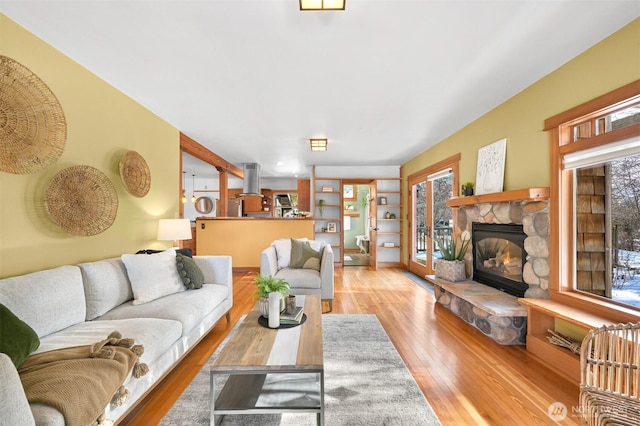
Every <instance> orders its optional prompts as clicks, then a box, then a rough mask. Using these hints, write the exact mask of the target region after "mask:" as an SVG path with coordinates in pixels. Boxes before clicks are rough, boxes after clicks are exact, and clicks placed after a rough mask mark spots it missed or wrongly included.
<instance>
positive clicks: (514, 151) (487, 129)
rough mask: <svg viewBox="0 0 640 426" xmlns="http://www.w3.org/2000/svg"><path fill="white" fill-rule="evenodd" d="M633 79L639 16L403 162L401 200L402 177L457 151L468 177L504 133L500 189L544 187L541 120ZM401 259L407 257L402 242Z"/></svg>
mask: <svg viewBox="0 0 640 426" xmlns="http://www.w3.org/2000/svg"><path fill="white" fill-rule="evenodd" d="M540 55H544V52H540ZM637 79H640V19H636V20H634V21H633V22H631V23H630V24H629V25H627V26H625V27H624V28H622V29H620V30H619V31H617V32H616V33H614V34H612V35H611V36H610V37H608V38H606V39H604V40H603V41H601V42H600V43H598V44H596V45H595V46H593V47H591V48H590V49H588V50H587V51H585V52H583V53H582V54H581V55H579V56H577V57H575V58H574V59H572V60H571V61H569V62H568V63H566V64H564V65H563V66H561V67H560V68H558V69H557V70H555V71H553V72H552V73H550V74H548V75H547V76H545V77H544V78H542V79H540V80H538V81H537V82H535V83H534V84H532V85H531V86H529V87H527V88H526V89H525V90H523V91H522V92H520V93H519V94H517V95H516V96H514V97H512V98H511V99H509V100H507V101H506V102H504V103H503V104H501V105H499V106H498V107H496V108H495V109H493V110H491V111H490V112H488V113H487V114H485V115H484V116H482V117H480V118H479V119H477V120H476V121H474V122H472V123H471V124H469V125H468V126H466V127H464V128H463V129H461V130H460V131H458V132H456V133H454V134H453V135H451V136H450V137H448V138H446V139H444V140H442V141H441V142H439V143H438V144H437V145H435V146H434V147H432V148H430V149H428V150H426V151H424V152H423V153H421V154H420V155H418V156H416V157H415V158H413V159H411V160H410V161H408V162H407V163H405V164H404V165H403V176H404V181H403V183H402V188H403V205H405V206H407V205H408V204H407V193H406V189H407V183H406V177H407V176H409V175H411V174H412V173H415V172H417V171H420V170H422V169H424V168H425V167H428V166H429V165H431V164H434V163H436V162H438V161H440V160H442V159H444V158H447V157H449V156H451V155H453V154H457V153H461V154H462V156H461V159H460V182H467V181H472V182H474V181H475V180H476V179H475V178H476V165H477V161H478V149H480V148H482V147H483V146H485V145H488V144H490V143H492V142H495V141H497V140H500V139H502V138H507V155H506V162H505V174H504V190H505V191H508V190H514V189H521V188H530V187H546V186H549V182H550V177H549V155H550V154H549V152H550V151H549V136H548V134H547V133H546V132H544V131H543V130H542V129H543V127H544V120H545V119H547V118H549V117H551V116H553V115H555V114H558V113H560V112H562V111H565V110H567V109H569V108H571V107H574V106H576V105H579V104H581V103H584V102H586V101H588V100H590V99H593V98H595V97H597V96H600V95H602V94H604V93H607V92H609V91H611V90H613V89H616V88H618V87H620V86H623V85H625V84H627V83H630V82H632V81H635V80H637ZM488 90H491V89H490V88H488ZM407 231H408V229H407V224H406V222H405V224H404V235H409V233H408V232H407ZM402 258H403V260H404V262H407V261H408V254H407V244H405V247H403V257H402Z"/></svg>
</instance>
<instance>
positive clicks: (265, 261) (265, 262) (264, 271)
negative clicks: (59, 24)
mask: <svg viewBox="0 0 640 426" xmlns="http://www.w3.org/2000/svg"><path fill="white" fill-rule="evenodd" d="M277 272H278V256H277V254H276V248H275V247H274V246H269V247H267V248H266V249H264V250H263V251H262V253H260V274H261V275H271V276H274V275H275V274H276V273H277Z"/></svg>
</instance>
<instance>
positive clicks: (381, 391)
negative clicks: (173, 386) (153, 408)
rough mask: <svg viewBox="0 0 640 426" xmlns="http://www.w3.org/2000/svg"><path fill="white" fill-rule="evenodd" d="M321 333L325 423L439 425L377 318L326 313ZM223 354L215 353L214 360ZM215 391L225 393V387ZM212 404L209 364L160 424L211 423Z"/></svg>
mask: <svg viewBox="0 0 640 426" xmlns="http://www.w3.org/2000/svg"><path fill="white" fill-rule="evenodd" d="M322 329H323V337H324V364H325V397H324V401H325V425H328V426H334V425H350V426H351V425H353V426H356V425H363V426H364V425H366V426H373V425H380V426H382V425H384V426H395V425H403V426H413V425H415V426H418V425H420V426H425V425H440V421H439V420H438V418H437V416H436V415H435V413H434V412H433V409H432V408H431V406H430V405H429V403H428V402H427V400H426V399H425V397H424V395H423V394H422V392H421V391H420V389H419V388H418V385H417V384H416V382H415V380H414V379H413V377H412V376H411V373H410V372H409V370H407V368H406V366H405V364H404V362H403V361H402V358H400V355H399V354H398V352H397V351H396V349H395V347H394V346H393V343H391V341H390V340H389V337H388V336H387V334H386V333H385V331H384V329H383V328H382V325H381V324H380V322H379V321H378V318H377V317H376V316H375V315H342V314H325V315H323V316H322ZM231 333H233V330H232V331H231V332H230V333H229V334H230V335H231ZM224 343H225V342H223V343H222V345H224ZM222 345H220V346H221V347H222ZM219 350H220V348H218V350H216V352H215V353H214V354H213V355H212V359H213V357H215V356H216V355H217V353H218V352H219ZM216 388H217V389H220V386H216ZM209 404H210V401H209V367H208V363H207V365H205V366H204V367H203V368H202V370H201V371H200V372H199V373H198V375H197V376H196V377H195V378H194V380H193V382H192V383H191V384H190V385H189V387H188V388H187V389H186V390H185V391H184V393H183V394H182V396H181V397H180V399H179V400H178V401H177V402H176V404H175V405H174V406H173V408H172V409H171V411H169V413H167V415H166V416H165V418H164V419H163V420H162V422H161V423H160V424H161V425H163V426H187V425H188V426H193V425H208V424H209V423H210V419H209V409H210V405H209ZM220 424H221V425H223V426H228V425H243V426H245V425H256V426H257V425H260V426H304V425H315V424H316V415H315V414H313V413H285V414H254V415H234V416H224V418H223V420H222V422H221V423H220Z"/></svg>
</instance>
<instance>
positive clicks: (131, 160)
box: [120, 151, 151, 197]
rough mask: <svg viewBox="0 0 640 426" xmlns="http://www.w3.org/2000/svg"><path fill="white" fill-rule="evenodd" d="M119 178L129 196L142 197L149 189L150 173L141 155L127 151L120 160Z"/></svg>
mask: <svg viewBox="0 0 640 426" xmlns="http://www.w3.org/2000/svg"><path fill="white" fill-rule="evenodd" d="M120 177H121V178H122V182H123V183H124V187H125V188H127V191H129V193H130V194H131V195H134V196H136V197H144V196H145V195H147V193H148V192H149V189H150V188H151V173H150V172H149V166H148V165H147V162H146V161H145V160H144V158H143V157H142V155H140V154H138V153H137V152H135V151H127V152H126V153H125V154H124V155H123V156H122V158H121V159H120Z"/></svg>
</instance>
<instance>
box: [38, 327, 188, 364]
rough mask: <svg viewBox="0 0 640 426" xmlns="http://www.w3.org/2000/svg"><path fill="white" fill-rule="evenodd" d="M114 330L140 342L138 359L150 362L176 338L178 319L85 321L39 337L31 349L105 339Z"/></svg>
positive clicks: (45, 348)
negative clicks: (140, 348) (142, 347)
mask: <svg viewBox="0 0 640 426" xmlns="http://www.w3.org/2000/svg"><path fill="white" fill-rule="evenodd" d="M116 330H117V331H119V332H120V334H122V337H127V338H131V339H134V341H135V344H136V345H142V346H144V353H143V354H142V356H141V357H140V360H141V361H142V362H144V363H147V364H152V363H153V362H154V361H155V360H156V359H158V357H160V356H161V355H162V354H163V353H165V352H166V351H167V350H168V349H169V348H170V347H171V346H172V345H173V344H174V343H175V342H176V341H177V340H178V339H180V337H181V333H182V326H181V324H180V323H179V322H178V321H172V320H166V319H157V318H134V319H120V320H112V321H98V320H95V321H86V322H82V323H80V324H76V325H74V326H72V327H69V328H67V329H64V330H61V331H59V332H57V333H54V334H52V335H49V336H46V337H43V338H42V339H41V340H40V347H39V348H38V350H37V351H36V352H35V353H40V352H47V351H51V350H54V349H61V348H66V347H70V346H82V345H91V344H93V343H96V342H99V341H101V340H104V339H106V338H107V336H108V335H109V333H111V332H112V331H116Z"/></svg>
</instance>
